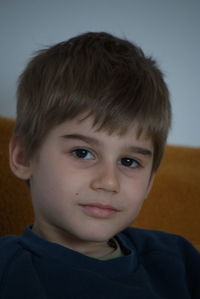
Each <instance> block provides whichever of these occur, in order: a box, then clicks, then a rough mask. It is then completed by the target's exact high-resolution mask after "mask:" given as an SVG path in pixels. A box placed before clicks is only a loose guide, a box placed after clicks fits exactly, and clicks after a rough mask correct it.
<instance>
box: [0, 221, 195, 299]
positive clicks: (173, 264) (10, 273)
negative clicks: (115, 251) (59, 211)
mask: <svg viewBox="0 0 200 299" xmlns="http://www.w3.org/2000/svg"><path fill="white" fill-rule="evenodd" d="M115 237H116V238H117V240H118V242H119V244H120V246H121V248H122V250H123V252H124V256H123V257H119V258H116V259H112V260H108V261H100V260H98V259H95V258H90V257H87V256H85V255H83V254H80V253H78V252H75V251H73V250H70V249H67V248H65V247H62V246H60V245H58V244H56V243H51V242H48V241H46V240H44V239H43V238H41V237H39V236H38V235H37V234H35V233H34V232H32V230H31V228H30V227H28V228H26V229H25V231H24V233H23V235H21V236H6V237H2V238H0V299H8V298H20V299H24V298H27V299H33V298H34V299H47V298H48V299H64V298H65V299H66V298H67V299H71V298H73V299H91V298H95V299H100V298H101V299H107V298H120V299H161V298H162V299H165V298H166V299H173V298H175V299H179V298H180V299H189V298H192V299H200V254H199V253H198V251H197V250H195V249H194V248H193V247H192V245H190V243H189V242H187V241H186V240H185V239H184V238H182V237H179V236H176V235H172V234H168V233H163V232H158V231H150V230H143V229H136V228H128V229H126V230H124V231H123V232H121V233H119V234H118V235H117V236H115Z"/></svg>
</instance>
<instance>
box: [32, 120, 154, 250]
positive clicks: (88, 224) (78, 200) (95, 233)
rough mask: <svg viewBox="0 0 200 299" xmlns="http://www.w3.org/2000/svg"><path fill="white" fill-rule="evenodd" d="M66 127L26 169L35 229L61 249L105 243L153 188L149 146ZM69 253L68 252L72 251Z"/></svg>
mask: <svg viewBox="0 0 200 299" xmlns="http://www.w3.org/2000/svg"><path fill="white" fill-rule="evenodd" d="M92 123H93V119H92V118H87V119H86V120H84V121H82V122H79V119H78V118H75V119H73V120H72V121H67V122H65V123H63V124H61V125H59V126H57V127H55V128H54V129H52V130H51V132H50V133H49V134H48V136H47V138H46V139H45V141H44V143H43V145H42V146H41V148H40V151H39V153H38V155H37V156H35V157H34V158H33V159H32V160H31V161H30V164H29V170H30V188H31V195H32V200H33V206H34V210H35V224H34V228H35V230H36V231H37V232H39V233H40V234H41V235H44V236H45V234H46V236H47V238H48V239H49V240H51V241H55V242H58V243H60V244H64V243H66V244H67V242H69V244H68V245H69V247H70V242H71V243H73V242H74V244H76V243H79V244H84V242H107V240H108V239H110V238H111V237H113V236H114V235H115V234H116V233H118V232H119V231H121V230H123V229H124V228H125V227H127V226H128V225H129V224H130V223H131V222H132V221H133V220H134V218H135V217H136V215H137V214H138V212H139V210H140V207H141V205H142V203H143V201H144V199H145V198H146V196H147V194H148V192H149V189H150V186H151V182H152V173H151V170H152V162H153V146H152V142H151V141H150V140H149V139H145V138H144V136H141V137H140V138H139V139H137V138H136V127H130V129H129V130H128V131H127V133H126V134H125V135H123V136H118V135H116V134H113V135H108V134H107V133H106V132H104V131H99V132H98V131H96V129H95V128H93V127H92ZM71 247H72V248H73V246H71Z"/></svg>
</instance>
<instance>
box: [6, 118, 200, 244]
mask: <svg viewBox="0 0 200 299" xmlns="http://www.w3.org/2000/svg"><path fill="white" fill-rule="evenodd" d="M13 126H14V120H12V119H8V118H3V117H0V236H3V235H6V234H20V233H21V232H22V231H23V229H24V227H25V226H26V225H27V224H30V223H32V222H33V211H32V206H31V200H30V196H29V191H28V187H27V185H26V184H25V183H24V182H23V181H21V180H19V179H17V178H16V177H15V176H14V175H13V174H12V173H11V171H10V169H9V164H8V143H9V138H10V136H11V132H12V129H13ZM132 225H134V226H137V227H141V228H149V229H157V230H163V231H166V232H171V233H176V234H180V235H182V236H184V237H185V238H187V239H188V240H189V241H190V242H191V243H193V245H194V246H196V247H197V248H199V249H200V148H189V147H182V146H172V145H168V146H167V148H166V152H165V155H164V159H163V161H162V163H161V166H160V168H159V170H158V173H157V175H156V179H155V183H154V186H153V188H152V191H151V192H150V194H149V197H148V199H147V200H146V201H145V203H144V206H143V208H142V211H141V213H140V215H139V216H138V217H137V219H136V220H135V221H134V223H133V224H132Z"/></svg>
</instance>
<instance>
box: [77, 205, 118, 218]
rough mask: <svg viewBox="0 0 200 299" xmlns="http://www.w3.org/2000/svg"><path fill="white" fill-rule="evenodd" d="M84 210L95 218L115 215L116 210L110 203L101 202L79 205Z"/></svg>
mask: <svg viewBox="0 0 200 299" xmlns="http://www.w3.org/2000/svg"><path fill="white" fill-rule="evenodd" d="M80 206H81V207H82V208H83V210H84V212H85V213H86V214H87V215H89V216H92V217H95V218H109V217H111V216H113V215H115V214H116V213H117V212H118V210H117V209H115V208H114V207H112V206H110V205H103V204H98V203H94V204H81V205H80Z"/></svg>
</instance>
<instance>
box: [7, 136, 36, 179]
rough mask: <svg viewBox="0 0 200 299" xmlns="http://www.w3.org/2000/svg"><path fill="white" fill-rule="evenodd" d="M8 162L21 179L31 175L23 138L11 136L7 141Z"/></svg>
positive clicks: (28, 177)
mask: <svg viewBox="0 0 200 299" xmlns="http://www.w3.org/2000/svg"><path fill="white" fill-rule="evenodd" d="M9 162H10V168H11V170H12V172H13V173H14V174H15V175H16V176H17V177H18V178H20V179H22V180H28V179H30V177H31V167H30V160H29V159H28V158H27V154H26V151H25V146H24V142H23V138H22V137H20V136H12V137H11V140H10V143H9Z"/></svg>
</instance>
